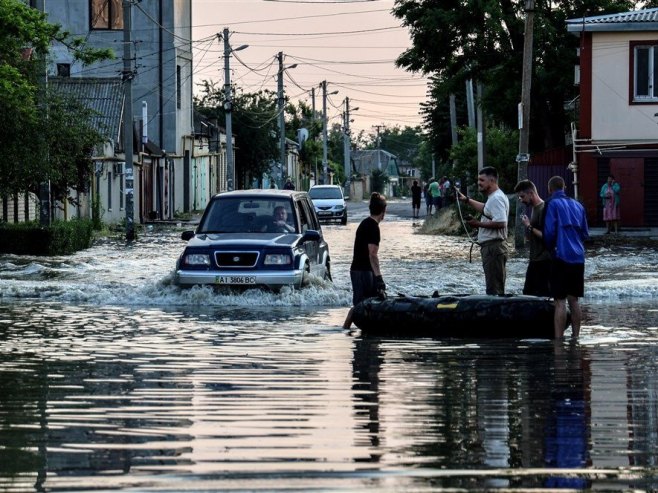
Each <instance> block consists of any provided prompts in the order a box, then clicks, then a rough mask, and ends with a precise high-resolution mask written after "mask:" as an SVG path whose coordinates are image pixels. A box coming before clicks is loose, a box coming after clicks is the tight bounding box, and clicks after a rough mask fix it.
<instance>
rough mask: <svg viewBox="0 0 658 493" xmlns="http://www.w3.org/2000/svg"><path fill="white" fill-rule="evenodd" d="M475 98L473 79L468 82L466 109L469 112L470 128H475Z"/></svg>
mask: <svg viewBox="0 0 658 493" xmlns="http://www.w3.org/2000/svg"><path fill="white" fill-rule="evenodd" d="M474 99H475V97H474V96H473V79H468V80H467V81H466V109H467V112H468V128H475V103H474Z"/></svg>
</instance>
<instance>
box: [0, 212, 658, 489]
mask: <svg viewBox="0 0 658 493" xmlns="http://www.w3.org/2000/svg"><path fill="white" fill-rule="evenodd" d="M395 210H396V209H395V207H390V208H389V211H390V213H389V214H388V215H387V218H386V219H385V220H384V222H383V223H382V224H381V230H382V244H381V247H380V255H381V257H380V258H381V263H382V271H383V274H384V278H385V280H386V282H387V285H388V289H389V295H390V294H395V293H396V292H402V293H406V294H430V293H431V292H432V291H434V290H438V291H439V292H441V293H484V279H483V274H482V266H481V264H480V261H479V252H478V251H477V249H476V250H475V251H474V252H473V262H472V263H469V261H468V256H469V248H470V244H469V243H468V241H467V240H465V239H464V238H453V237H443V236H428V235H420V234H416V233H415V231H416V230H417V229H418V227H417V226H414V225H413V223H412V222H411V220H410V219H408V218H405V217H400V216H398V215H396V213H395ZM366 213H367V212H366V208H365V207H364V206H362V205H360V206H358V207H354V210H353V211H352V212H351V216H350V221H349V223H348V225H347V226H333V225H332V226H326V227H324V228H323V230H324V233H325V236H326V238H327V241H328V243H329V246H330V251H331V260H332V273H333V278H334V283H333V284H331V283H328V282H324V281H322V280H319V279H317V280H315V281H314V282H313V283H312V285H311V286H310V287H309V288H306V289H304V290H301V291H292V290H287V289H286V290H283V291H282V292H281V293H266V292H260V291H246V292H244V293H215V292H213V291H212V290H210V289H207V288H203V289H202V288H194V289H190V290H184V291H180V290H179V289H178V288H176V287H175V286H173V285H172V283H171V279H172V272H173V268H174V263H175V260H176V257H177V256H178V254H179V253H180V251H181V250H182V248H183V246H184V243H183V242H182V241H181V240H180V231H181V230H180V229H177V230H176V231H171V230H170V231H157V230H152V231H147V232H146V233H145V234H143V235H142V236H141V237H140V238H139V241H137V242H136V243H135V244H134V245H133V246H131V247H125V246H124V245H123V244H122V243H121V242H119V241H114V240H107V241H104V242H102V243H101V244H98V245H96V246H94V247H93V248H91V249H89V250H86V251H83V252H79V253H77V254H75V255H73V256H70V257H45V258H42V257H16V256H10V255H3V256H0V491H8V492H9V491H12V492H14V491H35V492H40V491H167V492H180V491H191V492H202V491H230V492H240V491H245V492H246V491H300V492H308V491H318V492H320V491H332V492H342V491H344V492H348V491H350V492H352V491H379V492H385V491H387V492H388V491H414V492H430V491H442V490H445V489H469V490H475V489H481V490H484V489H505V490H517V491H529V490H536V489H537V488H547V489H556V488H576V489H582V488H590V487H591V488H592V489H598V490H606V491H620V490H628V489H633V490H636V491H656V490H657V489H658V379H657V378H656V376H657V374H658V303H656V300H657V299H658V255H656V250H655V249H651V248H645V247H631V246H627V247H616V248H615V249H606V248H597V249H594V250H591V251H590V252H588V259H587V264H586V283H585V291H586V298H585V300H584V309H585V313H584V317H585V319H584V323H583V328H582V332H581V338H580V340H579V341H578V342H577V343H571V342H570V341H565V342H559V343H554V342H553V341H546V340H532V339H528V340H510V341H505V340H502V341H501V340H495V341H488V340H466V341H465V340H443V341H441V340H430V339H409V340H404V339H377V338H367V337H361V334H360V332H359V331H358V330H356V329H355V330H353V331H350V332H346V331H344V330H343V329H342V327H341V326H342V323H343V320H344V318H345V315H346V314H347V311H348V309H349V306H350V300H351V288H350V283H349V272H348V271H349V264H350V262H351V251H352V242H353V239H354V232H355V230H356V227H357V225H358V222H359V221H360V219H362V218H363V217H365V215H366ZM525 269H526V259H525V258H523V257H515V258H512V259H511V260H510V263H509V277H508V282H507V290H508V291H509V292H516V293H519V292H520V291H521V288H522V286H523V279H524V274H525ZM568 334H569V333H568Z"/></svg>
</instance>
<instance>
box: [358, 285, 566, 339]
mask: <svg viewBox="0 0 658 493" xmlns="http://www.w3.org/2000/svg"><path fill="white" fill-rule="evenodd" d="M554 310H555V305H554V303H553V300H552V299H550V298H541V297H536V296H524V295H502V296H492V295H477V294H453V295H438V294H436V293H435V294H434V295H432V296H405V295H398V296H397V297H386V298H369V299H367V300H364V301H362V302H361V303H359V304H357V305H356V306H355V307H354V311H353V314H352V321H353V322H354V324H355V325H356V326H357V327H358V328H359V329H361V331H362V332H363V333H365V334H368V335H374V336H379V335H382V336H393V337H433V338H450V337H459V338H542V339H552V338H553V337H554V330H553V314H554ZM568 325H569V321H567V326H568Z"/></svg>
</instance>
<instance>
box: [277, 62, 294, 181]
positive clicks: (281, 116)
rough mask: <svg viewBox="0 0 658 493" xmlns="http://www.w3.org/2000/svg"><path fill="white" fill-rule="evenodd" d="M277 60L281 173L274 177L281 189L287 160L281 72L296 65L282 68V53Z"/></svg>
mask: <svg viewBox="0 0 658 493" xmlns="http://www.w3.org/2000/svg"><path fill="white" fill-rule="evenodd" d="M277 59H278V60H279V73H278V77H277V82H278V84H277V85H278V87H277V89H278V91H277V93H278V102H279V105H278V111H279V161H280V163H281V171H280V172H279V173H278V175H277V177H276V182H277V186H278V187H279V188H281V187H282V186H283V182H282V178H283V172H284V170H285V168H286V164H287V159H286V119H285V109H286V99H285V96H284V94H283V71H284V70H287V69H289V68H295V67H296V66H297V64H296V63H294V64H292V65H289V66H288V67H284V66H283V52H282V51H280V52H279V53H278V55H277Z"/></svg>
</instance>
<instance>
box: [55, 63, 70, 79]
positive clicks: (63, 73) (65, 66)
mask: <svg viewBox="0 0 658 493" xmlns="http://www.w3.org/2000/svg"><path fill="white" fill-rule="evenodd" d="M57 76H58V77H71V64H70V63H58V64H57Z"/></svg>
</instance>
